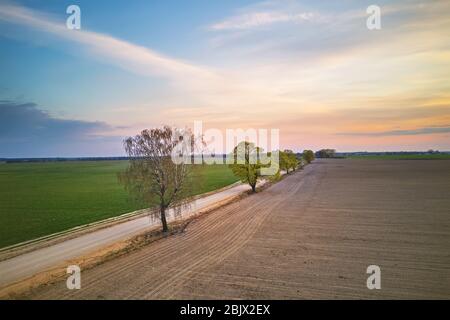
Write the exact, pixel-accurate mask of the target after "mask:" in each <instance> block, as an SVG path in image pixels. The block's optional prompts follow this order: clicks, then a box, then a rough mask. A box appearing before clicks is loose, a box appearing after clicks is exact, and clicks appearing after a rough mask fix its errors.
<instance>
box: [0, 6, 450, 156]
mask: <svg viewBox="0 0 450 320" xmlns="http://www.w3.org/2000/svg"><path fill="white" fill-rule="evenodd" d="M71 4H76V5H78V6H79V7H80V8H81V30H69V29H68V28H67V27H66V19H67V17H68V14H67V13H66V8H67V7H68V6H69V5H71ZM372 4H376V5H378V6H380V7H381V30H368V29H367V27H366V19H367V17H368V14H367V13H366V9H367V7H368V6H369V5H372ZM0 70H1V72H0V157H47V156H114V155H123V154H124V152H123V148H122V143H121V142H122V140H123V139H124V137H126V136H128V135H134V134H136V133H138V132H139V131H140V130H142V129H144V128H151V127H158V126H161V125H163V124H168V125H174V126H179V127H184V126H189V127H190V126H192V125H193V122H194V121H195V120H200V121H203V125H204V127H205V128H218V129H220V130H225V129H226V128H230V129H235V128H242V129H248V128H255V129H258V128H265V129H272V128H276V129H279V130H280V142H281V147H282V148H290V149H293V150H295V151H301V150H303V149H314V150H317V149H319V148H335V149H337V150H338V151H384V150H386V151H392V150H399V151H400V150H428V149H430V148H432V149H439V150H450V1H374V0H371V1H350V0H348V1H264V2H258V1H242V0H240V1H230V0H227V1H192V0H189V1H181V0H180V1H135V0H133V1H89V0H86V1H75V0H71V1H63V0H45V1H44V0H40V1H37V0H33V1H5V0H0Z"/></svg>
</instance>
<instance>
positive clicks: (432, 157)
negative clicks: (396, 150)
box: [346, 154, 450, 160]
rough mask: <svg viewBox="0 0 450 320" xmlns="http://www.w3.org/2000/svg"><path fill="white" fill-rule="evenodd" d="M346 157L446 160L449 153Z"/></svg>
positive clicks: (349, 157) (449, 155) (351, 157)
mask: <svg viewBox="0 0 450 320" xmlns="http://www.w3.org/2000/svg"><path fill="white" fill-rule="evenodd" d="M346 158H347V159H369V160H448V159H450V154H399V155H397V154H386V155H355V156H347V157H346Z"/></svg>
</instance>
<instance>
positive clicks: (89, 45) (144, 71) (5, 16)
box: [0, 4, 217, 83]
mask: <svg viewBox="0 0 450 320" xmlns="http://www.w3.org/2000/svg"><path fill="white" fill-rule="evenodd" d="M0 21H4V22H7V23H12V24H16V25H23V26H27V27H30V28H34V29H37V30H40V31H42V32H46V33H49V34H52V35H54V36H57V37H59V38H61V39H64V40H68V41H71V42H74V43H76V44H79V45H83V46H84V48H85V49H87V50H88V52H90V53H91V54H93V55H95V56H96V57H98V58H101V59H102V60H104V59H106V60H107V61H108V62H109V63H112V64H114V65H117V66H120V67H121V68H125V69H127V70H129V71H132V72H135V73H138V74H141V75H149V76H162V77H166V78H168V79H171V80H175V81H184V80H186V79H190V82H189V83H192V81H195V80H196V79H200V80H202V81H205V80H209V81H211V80H212V79H214V78H216V77H217V76H216V75H215V74H214V72H212V71H211V70H209V69H208V68H206V67H202V66H197V65H194V64H192V63H189V62H185V61H182V60H179V59H174V58H172V57H169V56H166V55H163V54H160V53H158V52H156V51H154V50H151V49H149V48H146V47H142V46H138V45H135V44H133V43H129V42H126V41H124V40H120V39H117V38H114V37H112V36H109V35H106V34H101V33H97V32H92V31H87V30H84V29H81V30H69V29H67V27H66V24H65V22H64V21H57V20H55V19H53V18H52V17H51V16H49V15H46V14H44V13H42V12H39V11H36V10H32V9H29V8H25V7H22V6H18V5H14V4H0Z"/></svg>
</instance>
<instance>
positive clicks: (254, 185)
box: [250, 183, 256, 192]
mask: <svg viewBox="0 0 450 320" xmlns="http://www.w3.org/2000/svg"><path fill="white" fill-rule="evenodd" d="M250 186H251V187H252V191H253V192H256V183H255V184H251V185H250Z"/></svg>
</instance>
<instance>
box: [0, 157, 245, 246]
mask: <svg viewBox="0 0 450 320" xmlns="http://www.w3.org/2000/svg"><path fill="white" fill-rule="evenodd" d="M126 166H127V162H126V161H80V162H75V161H74V162H72V161H68V162H47V163H45V162H42V163H2V164H0V247H4V246H7V245H11V244H15V243H18V242H22V241H26V240H30V239H34V238H37V237H40V236H44V235H48V234H51V233H55V232H58V231H63V230H66V229H69V228H72V227H75V226H79V225H83V224H86V223H91V222H95V221H98V220H102V219H106V218H110V217H114V216H117V215H120V214H123V213H127V212H131V211H134V210H137V209H142V208H141V207H140V206H139V205H138V204H137V203H135V202H133V201H132V200H130V197H129V195H128V193H127V192H126V191H125V190H124V188H123V186H122V185H120V184H119V183H118V179H117V173H118V172H120V171H122V170H124V169H125V168H126ZM194 179H195V181H201V182H199V183H194V184H193V185H194V187H193V190H192V195H196V194H201V193H204V192H208V191H211V190H215V189H217V188H220V187H223V186H226V185H229V184H231V183H233V182H236V181H237V179H236V178H235V177H234V176H233V174H232V172H231V170H229V169H228V168H227V166H225V165H223V166H220V165H215V166H202V167H201V168H199V169H198V170H196V174H195V176H194Z"/></svg>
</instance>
